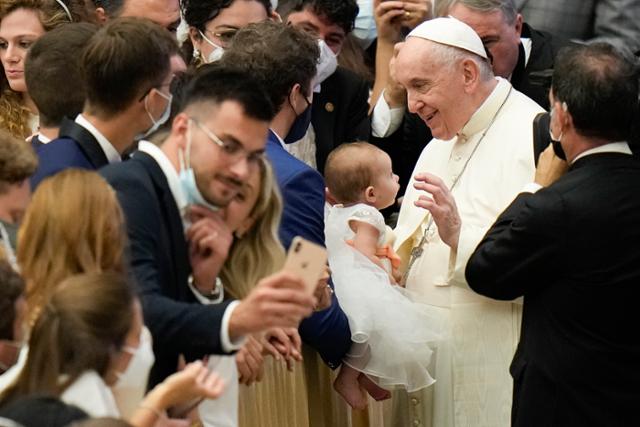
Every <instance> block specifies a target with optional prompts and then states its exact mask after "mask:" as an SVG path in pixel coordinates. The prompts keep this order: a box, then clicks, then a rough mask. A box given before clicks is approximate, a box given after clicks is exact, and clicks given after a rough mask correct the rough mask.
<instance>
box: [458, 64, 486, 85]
mask: <svg viewBox="0 0 640 427" xmlns="http://www.w3.org/2000/svg"><path fill="white" fill-rule="evenodd" d="M461 66H462V77H463V80H464V86H465V88H471V87H473V86H475V85H476V84H477V83H478V82H479V81H480V79H481V76H480V67H479V66H478V64H477V63H476V62H475V61H474V60H473V59H470V58H466V59H463V60H462V63H461Z"/></svg>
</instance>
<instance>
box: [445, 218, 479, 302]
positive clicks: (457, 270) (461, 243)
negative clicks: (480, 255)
mask: <svg viewBox="0 0 640 427" xmlns="http://www.w3.org/2000/svg"><path fill="white" fill-rule="evenodd" d="M487 231H489V227H480V226H474V225H468V224H467V225H465V223H464V222H463V223H462V226H461V227H460V239H459V240H458V251H457V252H456V251H454V250H453V249H452V250H451V255H450V257H449V275H448V277H450V281H449V282H450V283H451V284H452V285H455V286H460V287H462V288H466V289H469V290H471V288H470V287H469V285H468V284H467V279H466V278H465V276H464V270H465V268H466V267H467V262H468V261H469V258H471V254H473V251H475V250H476V247H477V246H478V243H480V241H481V240H482V238H483V237H484V235H485V234H486V233H487Z"/></svg>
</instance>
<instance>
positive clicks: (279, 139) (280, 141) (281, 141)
mask: <svg viewBox="0 0 640 427" xmlns="http://www.w3.org/2000/svg"><path fill="white" fill-rule="evenodd" d="M271 132H273V134H274V135H275V136H276V138H278V142H279V143H280V145H282V148H284V149H285V150H286V149H287V146H286V145H285V143H284V140H283V139H282V138H281V137H280V135H278V134H277V133H276V131H275V130H273V129H271Z"/></svg>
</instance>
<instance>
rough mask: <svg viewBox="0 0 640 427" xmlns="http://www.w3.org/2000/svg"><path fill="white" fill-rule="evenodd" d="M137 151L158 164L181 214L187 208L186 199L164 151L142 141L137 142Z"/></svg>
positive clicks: (175, 171)
mask: <svg viewBox="0 0 640 427" xmlns="http://www.w3.org/2000/svg"><path fill="white" fill-rule="evenodd" d="M138 151H142V152H143V153H146V154H148V155H150V156H151V157H153V160H155V161H156V163H158V166H160V170H162V173H163V174H164V176H165V177H166V178H167V183H168V184H169V190H171V195H172V196H173V200H175V202H176V206H178V210H179V211H180V213H181V214H182V212H184V210H185V209H186V208H187V197H186V196H185V194H184V192H183V191H182V187H181V186H180V179H179V178H178V171H177V170H176V168H175V167H174V166H173V164H172V163H171V161H170V160H169V158H168V157H167V155H166V154H164V151H162V150H161V149H160V147H158V146H157V145H155V144H153V143H151V142H149V141H144V140H143V141H140V142H139V144H138Z"/></svg>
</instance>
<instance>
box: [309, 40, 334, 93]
mask: <svg viewBox="0 0 640 427" xmlns="http://www.w3.org/2000/svg"><path fill="white" fill-rule="evenodd" d="M318 47H320V59H319V61H318V68H317V70H316V76H315V77H314V79H313V87H314V89H313V90H314V91H317V90H318V89H319V86H320V84H321V83H322V82H323V81H325V80H326V79H327V78H329V76H331V75H332V74H333V73H334V72H335V71H336V68H338V58H337V56H336V54H335V53H333V51H332V50H331V48H330V47H329V46H327V44H326V43H325V41H324V40H322V39H319V40H318Z"/></svg>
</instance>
